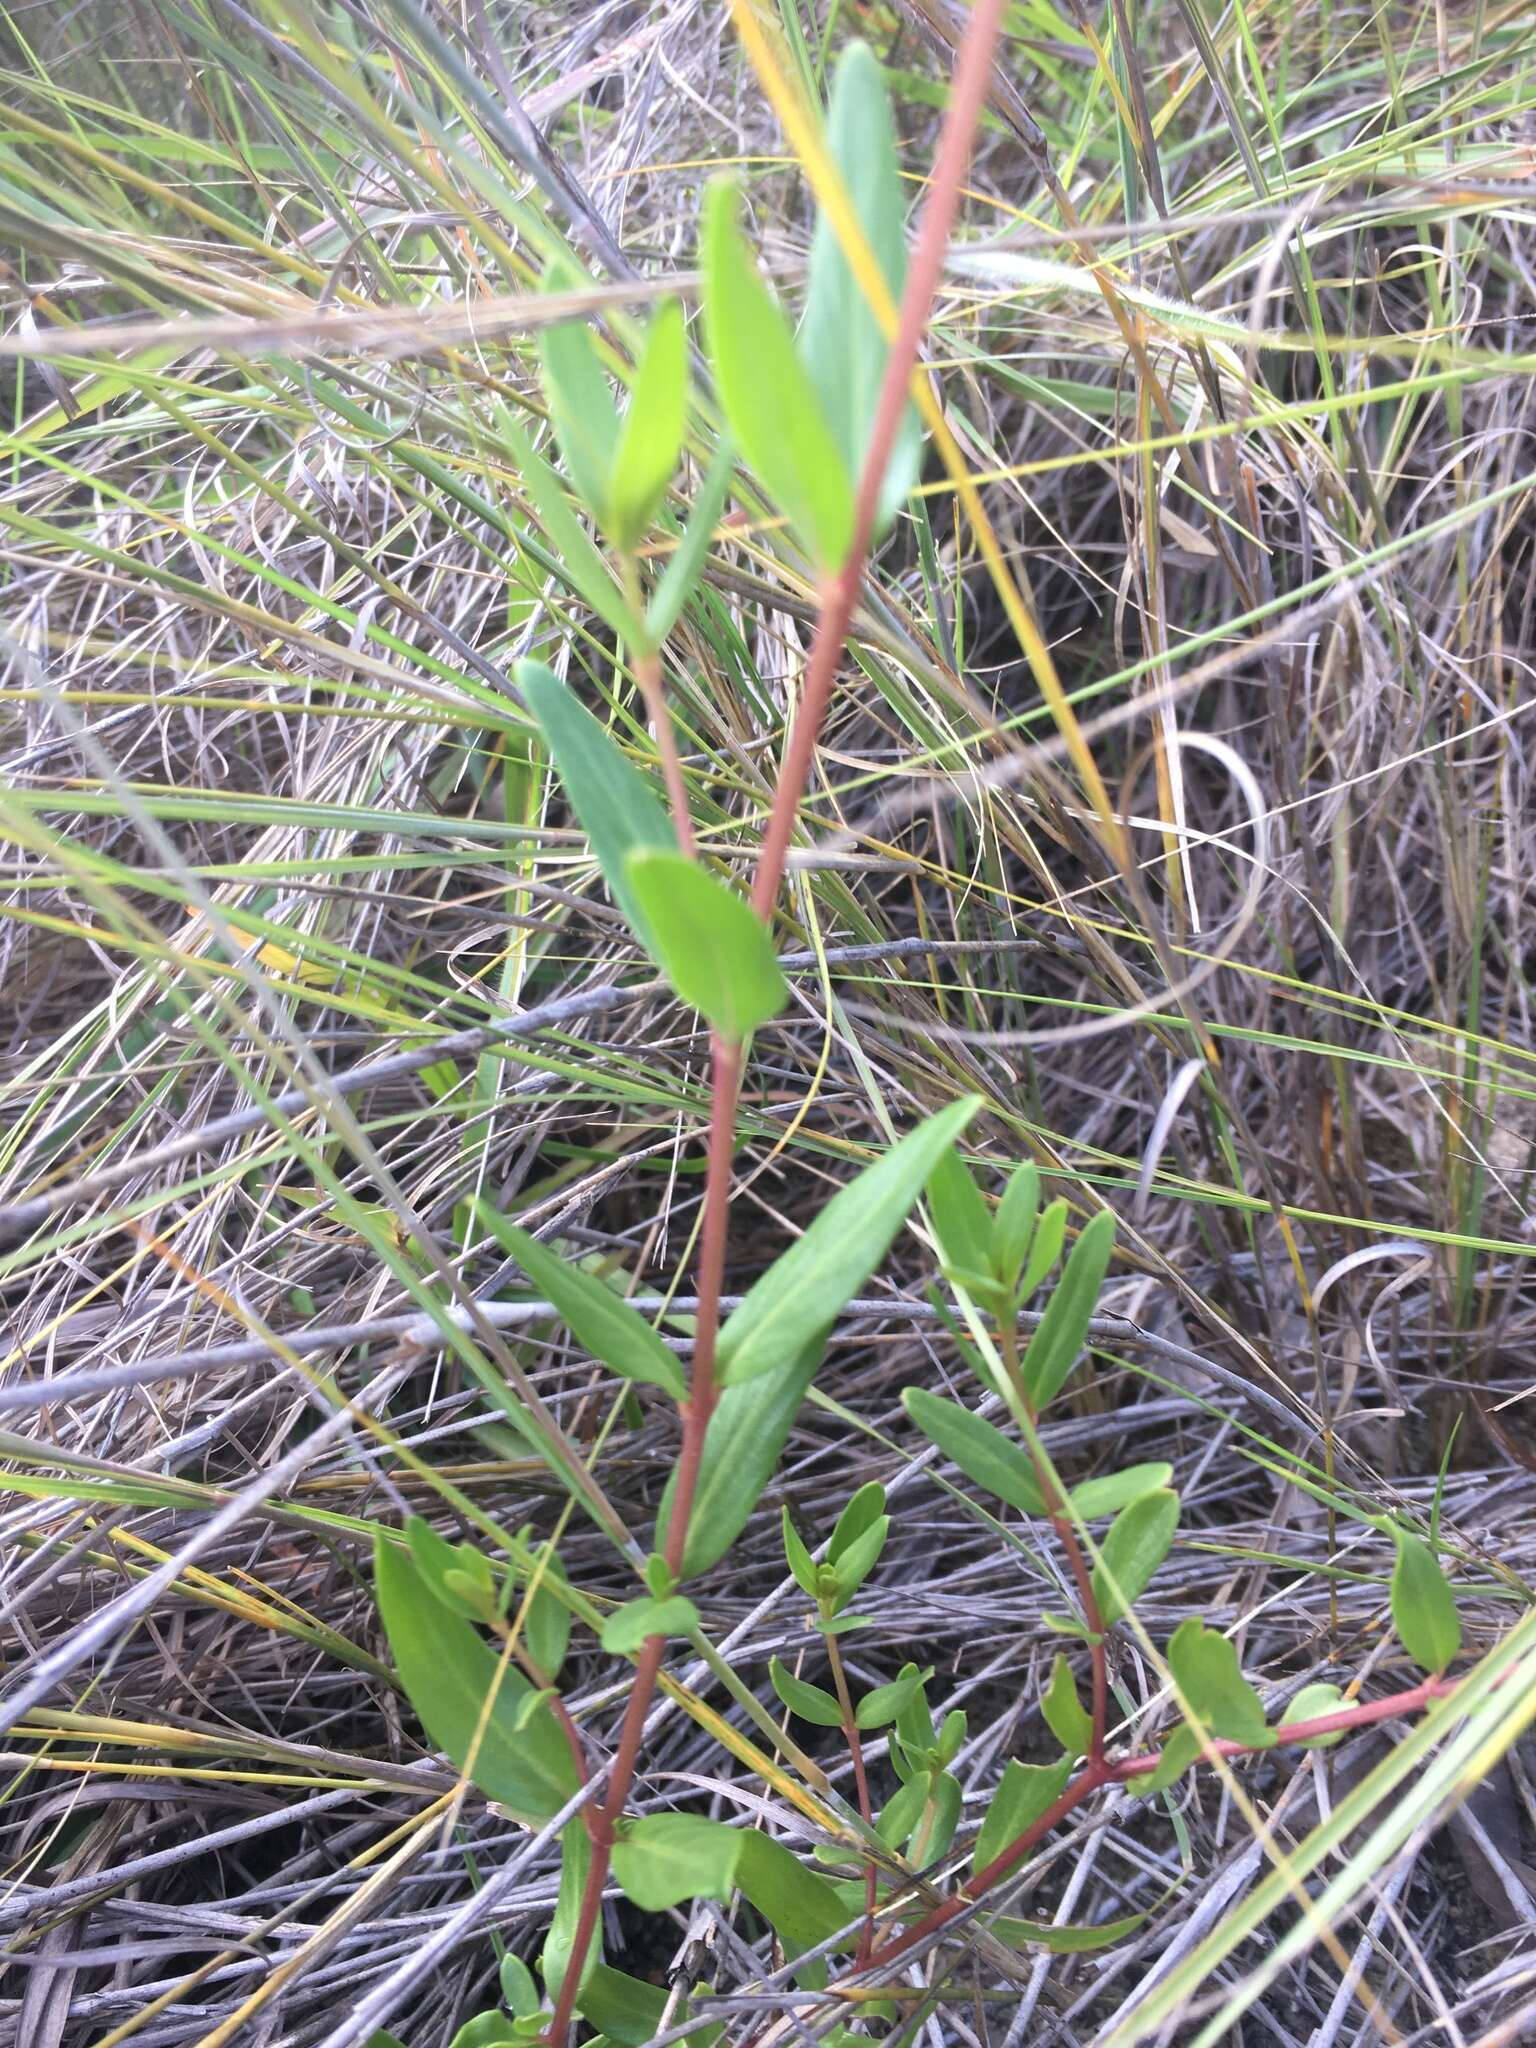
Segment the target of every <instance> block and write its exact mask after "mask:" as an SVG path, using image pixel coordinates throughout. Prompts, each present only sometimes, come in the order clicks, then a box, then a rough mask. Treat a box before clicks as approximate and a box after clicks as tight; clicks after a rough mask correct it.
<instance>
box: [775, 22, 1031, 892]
mask: <svg viewBox="0 0 1536 2048" xmlns="http://www.w3.org/2000/svg"><path fill="white" fill-rule="evenodd" d="M1007 7H1008V0H977V4H976V6H975V7H974V8H973V9H972V11H971V16H970V19H969V21H968V22H967V23H966V27H965V36H964V39H963V41H962V42H961V45H960V55H959V59H958V61H957V63H956V65H955V75H954V79H953V82H952V83H951V86H950V91H949V108H948V111H947V112H946V114H945V116H944V132H943V134H942V135H941V136H940V137H939V153H938V156H937V158H936V160H935V162H934V167H933V174H932V177H931V178H930V180H929V184H928V204H927V205H926V206H925V207H924V209H923V218H922V222H921V225H920V226H919V228H918V234H917V245H916V247H915V249H914V250H913V252H912V264H911V268H910V269H909V270H908V272H907V282H906V289H905V290H904V291H903V293H902V295H901V314H900V318H899V320H898V322H897V328H896V338H895V340H894V341H893V342H892V343H891V351H890V354H889V355H888V356H887V357H886V362H885V375H884V377H883V378H882V379H881V383H880V395H879V398H878V399H877V400H876V402H875V417H874V423H873V425H872V426H871V428H870V435H869V445H868V448H867V449H866V451H865V456H864V468H863V473H862V474H861V475H860V477H859V485H858V494H857V497H856V498H855V501H854V514H853V539H852V541H851V542H850V544H849V548H848V553H847V556H846V558H845V560H844V562H843V565H842V567H841V568H840V569H839V570H838V571H837V573H836V575H835V576H834V577H833V578H832V580H831V581H830V582H829V583H828V584H827V586H826V588H825V589H824V590H823V592H822V600H821V612H820V616H819V617H818V618H817V621H816V634H815V638H814V639H813V640H812V642H811V654H810V660H809V661H808V662H807V664H806V670H805V682H804V686H803V688H802V690H801V694H800V709H799V711H798V712H797V713H796V716H795V722H794V724H793V726H792V727H791V728H790V734H789V744H788V745H787V747H786V748H785V750H784V762H783V765H782V767H781V768H780V770H779V779H778V785H777V787H776V788H775V790H774V793H773V808H772V810H771V811H770V813H769V816H768V824H767V827H766V829H765V831H764V833H763V844H762V850H761V852H760V853H759V855H758V861H757V874H756V876H755V877H754V878H753V883H752V907H753V909H754V910H755V911H756V912H757V914H758V916H759V917H763V918H766V917H767V916H768V915H769V913H770V912H771V911H772V909H773V905H774V902H775V900H776V899H777V897H778V893H779V885H780V883H781V882H782V881H783V879H784V863H785V861H786V860H787V859H788V857H789V841H790V835H791V834H792V833H793V831H794V829H795V817H796V814H797V812H798V811H799V808H800V798H801V795H802V793H803V791H804V789H805V786H806V782H807V780H808V779H809V776H810V772H811V759H812V756H813V755H814V753H815V751H816V741H817V739H818V737H819V736H820V733H821V727H822V721H823V720H824V719H825V717H826V714H827V705H828V703H829V702H830V701H831V697H832V685H833V682H834V681H835V679H836V675H837V664H838V660H839V657H840V656H841V654H842V651H843V642H844V640H845V639H846V638H847V635H848V625H849V621H850V620H851V619H852V617H853V608H854V606H855V604H857V602H858V597H859V587H860V584H861V583H862V581H863V576H864V559H865V557H866V555H867V554H868V553H869V544H870V539H871V537H872V535H873V533H874V529H875V516H876V514H877V512H878V510H879V506H880V489H881V486H882V484H883V483H884V481H885V472H886V467H887V465H888V463H889V462H890V459H891V450H892V448H893V447H894V446H895V443H896V430H897V428H898V427H899V426H900V424H901V416H902V413H903V411H904V410H905V407H906V403H907V391H908V387H909V385H910V383H911V379H912V372H913V371H914V370H915V369H916V367H917V358H918V351H919V349H920V348H921V347H922V341H923V334H924V331H925V329H926V328H927V325H928V313H929V309H930V308H931V306H932V304H933V295H934V293H935V291H936V290H937V289H938V283H939V277H940V274H941V272H942V271H943V268H944V258H945V256H946V255H947V253H948V251H949V231H950V229H951V228H952V227H953V225H954V221H955V215H956V213H957V212H958V210H959V206H960V194H961V191H962V189H963V187H964V183H965V173H966V167H967V165H968V164H969V162H970V157H971V145H972V143H973V142H974V140H975V135H976V127H977V123H978V122H979V120H980V118H981V110H982V107H983V105H984V104H985V101H986V97H987V84H988V80H989V78H990V77H991V72H992V58H993V55H994V53H995V51H996V49H997V39H998V35H999V33H1000V31H1001V28H1002V23H1003V17H1004V15H1005V13H1006V12H1007Z"/></svg>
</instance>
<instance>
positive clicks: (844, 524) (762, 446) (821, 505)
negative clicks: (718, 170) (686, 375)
mask: <svg viewBox="0 0 1536 2048" xmlns="http://www.w3.org/2000/svg"><path fill="white" fill-rule="evenodd" d="M704 323H705V329H706V332H707V334H708V337H709V351H710V355H711V357H712V359H713V361H714V368H715V384H716V387H717V389H718V391H719V395H720V403H721V405H722V406H723V407H724V409H725V416H726V421H727V424H728V425H729V427H730V429H731V432H732V434H733V435H734V437H735V439H736V441H737V443H738V444H739V445H740V447H741V450H742V452H743V454H744V455H745V456H746V458H747V461H748V462H749V463H750V464H751V465H752V468H753V469H754V471H755V472H756V474H757V476H758V478H759V480H760V481H761V482H762V484H763V486H764V488H765V489H766V490H767V492H768V495H769V496H770V497H771V498H772V499H773V501H774V503H775V504H776V505H777V506H778V507H779V509H780V510H781V511H782V512H783V513H784V514H785V515H786V517H787V518H788V520H789V522H790V525H791V526H792V527H793V528H794V530H795V533H796V535H797V537H798V539H799V540H800V543H801V545H802V546H803V547H804V548H806V549H807V551H808V552H809V553H810V555H811V557H812V559H813V560H814V561H815V562H816V563H817V565H818V566H819V567H820V568H822V569H824V570H832V569H836V568H839V567H841V565H842V561H843V558H844V556H845V555H846V554H847V552H848V547H849V543H850V541H851V540H852V538H853V479H852V475H851V472H850V471H849V468H848V463H847V460H846V458H845V456H844V454H843V452H842V450H841V448H840V447H839V446H838V443H837V440H836V439H835V437H834V435H833V433H832V429H831V427H830V426H829V425H828V423H827V417H826V414H825V412H824V410H823V408H822V403H821V400H820V398H819V397H818V396H817V394H816V389H815V386H814V385H813V384H812V383H811V380H810V378H809V377H808V376H807V374H806V371H805V368H804V366H803V365H802V363H801V361H800V358H799V356H798V355H797V354H796V352H795V344H794V338H793V337H792V335H791V334H790V331H789V326H788V324H787V322H786V321H785V318H784V315H783V314H782V313H781V312H780V311H779V308H778V306H777V304H776V303H775V301H774V299H773V297H772V294H771V293H770V292H769V291H768V289H767V287H766V286H765V285H764V283H763V281H762V279H761V278H760V277H759V276H758V273H757V265H756V264H755V263H754V261H753V259H752V252H751V251H750V249H749V248H748V247H747V244H746V242H745V241H744V240H743V238H742V233H741V229H740V227H739V226H738V225H737V219H736V188H735V186H734V185H732V184H730V183H729V182H726V181H724V180H722V181H720V182H718V183H716V184H713V185H712V186H711V187H710V189H709V193H708V196H707V198H706V200H705V214H704Z"/></svg>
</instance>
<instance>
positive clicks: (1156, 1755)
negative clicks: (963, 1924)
mask: <svg viewBox="0 0 1536 2048" xmlns="http://www.w3.org/2000/svg"><path fill="white" fill-rule="evenodd" d="M1455 1690H1456V1682H1455V1681H1454V1680H1452V1679H1447V1678H1427V1679H1425V1680H1424V1682H1423V1683H1422V1684H1421V1685H1415V1686H1412V1687H1410V1688H1409V1689H1408V1690H1407V1691H1406V1692H1398V1693H1391V1694H1389V1695H1388V1696H1387V1697H1386V1698H1385V1699H1379V1700H1367V1701H1366V1702H1365V1703H1364V1704H1363V1705H1360V1706H1355V1707H1340V1708H1337V1709H1336V1710H1335V1711H1334V1712H1332V1713H1330V1714H1318V1715H1316V1716H1315V1717H1313V1718H1312V1719H1311V1720H1307V1721H1292V1722H1289V1723H1285V1722H1282V1723H1281V1725H1280V1727H1278V1728H1277V1729H1276V1730H1275V1740H1274V1743H1273V1744H1268V1745H1264V1746H1263V1747H1260V1746H1259V1745H1256V1744H1253V1743H1243V1742H1228V1741H1226V1740H1225V1739H1213V1740H1211V1741H1208V1742H1207V1743H1206V1745H1205V1749H1204V1751H1203V1753H1202V1755H1203V1758H1204V1759H1206V1760H1208V1759H1210V1758H1212V1757H1221V1758H1226V1757H1237V1756H1255V1755H1264V1754H1267V1753H1268V1750H1269V1749H1270V1748H1275V1747H1281V1748H1283V1747H1287V1746H1292V1745H1294V1744H1296V1743H1300V1742H1309V1741H1311V1740H1313V1738H1314V1737H1316V1736H1319V1735H1334V1734H1347V1733H1349V1732H1351V1731H1353V1730H1355V1729H1357V1728H1368V1727H1370V1726H1372V1725H1373V1724H1374V1723H1375V1722H1377V1721H1392V1720H1396V1719H1399V1718H1400V1717H1401V1716H1403V1715H1405V1714H1416V1713H1419V1712H1421V1711H1422V1710H1423V1709H1424V1708H1425V1707H1427V1706H1430V1705H1432V1704H1433V1702H1434V1701H1436V1700H1441V1699H1447V1698H1449V1697H1450V1695H1451V1694H1452V1693H1454V1692H1455ZM1162 1754H1163V1753H1162V1751H1161V1750H1149V1751H1148V1752H1146V1753H1145V1754H1144V1755H1141V1756H1131V1757H1123V1758H1121V1759H1120V1760H1119V1761H1118V1762H1111V1761H1109V1760H1107V1759H1104V1758H1100V1759H1099V1760H1098V1761H1097V1762H1095V1761H1093V1760H1092V1759H1090V1761H1089V1762H1088V1763H1087V1764H1085V1765H1084V1767H1083V1769H1082V1770H1081V1771H1080V1772H1079V1773H1078V1775H1077V1776H1076V1777H1075V1778H1074V1779H1073V1780H1072V1782H1071V1784H1070V1785H1068V1786H1067V1788H1066V1790H1065V1791H1064V1792H1063V1793H1062V1794H1061V1796H1060V1797H1059V1798H1058V1799H1057V1800H1056V1801H1055V1802H1054V1803H1053V1804H1052V1805H1050V1806H1048V1807H1047V1808H1046V1810H1045V1812H1044V1813H1042V1814H1041V1815H1040V1817H1039V1819H1038V1820H1036V1821H1033V1822H1032V1823H1031V1824H1030V1826H1029V1827H1027V1828H1025V1829H1024V1831H1023V1833H1022V1834H1020V1835H1018V1836H1016V1837H1015V1839H1014V1840H1013V1841H1011V1842H1010V1843H1009V1844H1008V1846H1007V1848H1006V1849H1004V1850H1002V1851H1001V1852H1000V1853H999V1854H998V1855H996V1856H994V1857H993V1859H992V1861H991V1862H990V1863H988V1864H987V1865H986V1866H985V1867H984V1868H983V1869H981V1870H978V1871H975V1872H974V1873H973V1874H972V1875H971V1876H970V1877H969V1878H968V1879H967V1880H966V1882H965V1883H964V1884H963V1885H962V1886H961V1887H960V1889H959V1891H957V1892H956V1893H954V1895H953V1896H952V1897H950V1898H948V1899H946V1900H945V1901H944V1903H943V1904H942V1905H940V1906H935V1907H934V1908H933V1910H932V1911H931V1912H929V1913H926V1914H924V1916H923V1918H922V1919H921V1920H918V1921H916V1922H914V1924H913V1925H912V1926H911V1927H909V1928H907V1929H906V1931H905V1932H904V1933H902V1934H898V1935H894V1936H892V1938H891V1939H890V1940H889V1941H886V1942H882V1944H881V1945H880V1947H879V1948H877V1949H876V1950H875V1952H874V1954H873V1955H872V1956H871V1957H870V1958H869V1961H870V1964H871V1965H872V1966H875V1967H878V1968H888V1967H889V1966H890V1965H891V1964H893V1963H897V1962H900V1961H901V1959H902V1957H903V1956H906V1955H908V1954H910V1953H911V1951H912V1950H913V1949H914V1948H917V1947H919V1946H920V1945H921V1944H922V1943H924V1942H926V1941H929V1940H931V1939H932V1937H933V1936H934V1935H935V1934H938V1933H939V1932H941V1931H942V1929H944V1928H945V1927H947V1926H948V1925H949V1924H950V1922H951V1921H953V1920H956V1919H958V1918H959V1917H960V1915H961V1914H962V1913H964V1912H966V1911H967V1909H968V1908H969V1907H971V1906H974V1905H975V1904H976V1903H977V1902H978V1901H979V1900H980V1899H982V1898H984V1897H985V1895H986V1894H987V1893H988V1892H989V1891H990V1890H991V1889H992V1888H993V1886H994V1885H998V1884H1001V1883H1002V1881H1003V1879H1004V1878H1006V1877H1007V1876H1009V1875H1010V1873H1011V1872H1012V1871H1014V1870H1015V1869H1016V1868H1017V1867H1018V1865H1019V1864H1020V1863H1022V1862H1023V1861H1024V1859H1025V1857H1026V1856H1028V1855H1029V1853H1030V1851H1031V1850H1032V1849H1034V1848H1035V1847H1037V1845H1038V1844H1039V1843H1041V1842H1042V1841H1044V1839H1045V1837H1046V1836H1047V1835H1048V1834H1049V1833H1050V1832H1051V1830H1052V1829H1053V1828H1054V1827H1057V1826H1058V1825H1059V1824H1060V1823H1061V1822H1062V1821H1064V1820H1065V1819H1066V1818H1067V1816H1068V1815H1069V1814H1071V1813H1073V1812H1075V1810H1076V1809H1077V1808H1078V1807H1079V1806H1081V1805H1082V1803H1083V1801H1084V1800H1085V1799H1088V1798H1090V1797H1091V1796H1092V1794H1093V1793H1095V1792H1097V1791H1099V1790H1101V1789H1102V1788H1103V1787H1104V1786H1105V1785H1123V1784H1127V1783H1129V1782H1130V1781H1131V1780H1132V1779H1133V1778H1139V1777H1145V1776H1147V1775H1148V1774H1149V1773H1150V1772H1152V1771H1155V1770H1156V1769H1157V1766H1158V1765H1159V1764H1160V1763H1161V1762H1162ZM833 1988H834V1989H835V1988H837V1987H836V1986H834V1987H833Z"/></svg>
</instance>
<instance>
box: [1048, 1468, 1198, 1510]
mask: <svg viewBox="0 0 1536 2048" xmlns="http://www.w3.org/2000/svg"><path fill="white" fill-rule="evenodd" d="M1172 1477H1173V1467H1172V1466H1171V1465H1166V1464H1163V1463H1162V1462H1161V1461H1158V1462H1156V1463H1153V1464H1149V1465H1127V1466H1125V1468H1124V1469H1123V1470H1122V1471H1119V1472H1106V1473H1105V1474H1104V1476H1103V1478H1102V1479H1085V1480H1084V1481H1083V1483H1082V1484H1081V1486H1074V1487H1073V1488H1072V1489H1071V1491H1070V1492H1069V1493H1068V1495H1067V1499H1068V1500H1069V1501H1070V1502H1071V1503H1072V1506H1073V1507H1074V1509H1075V1510H1076V1511H1077V1513H1078V1514H1079V1515H1080V1516H1081V1517H1082V1519H1083V1520H1084V1521H1085V1522H1091V1521H1093V1520H1094V1519H1095V1518H1096V1517H1097V1516H1099V1515H1117V1514H1118V1513H1119V1512H1120V1510H1121V1508H1123V1507H1127V1506H1128V1505H1129V1504H1130V1503H1131V1502H1132V1501H1133V1500H1140V1498H1141V1496H1142V1495H1143V1494H1144V1493H1151V1492H1153V1491H1154V1490H1155V1489H1156V1488H1157V1487H1159V1486H1166V1485H1167V1484H1168V1482H1169V1480H1170V1479H1172Z"/></svg>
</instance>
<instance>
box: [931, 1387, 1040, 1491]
mask: <svg viewBox="0 0 1536 2048" xmlns="http://www.w3.org/2000/svg"><path fill="white" fill-rule="evenodd" d="M901 1400H902V1406H903V1407H904V1408H905V1409H906V1411H907V1413H908V1414H909V1415H910V1416H911V1418H912V1420H913V1421H914V1422H915V1423H916V1424H917V1426H918V1428H919V1429H920V1430H921V1431H922V1432H923V1435H924V1436H925V1437H927V1439H928V1441H929V1442H930V1443H933V1444H937V1445H938V1447H939V1449H940V1450H941V1451H942V1452H943V1453H944V1455H945V1457H946V1458H949V1459H950V1460H951V1461H952V1462H953V1463H954V1464H956V1465H958V1466H959V1467H960V1470H961V1471H962V1472H963V1473H964V1474H965V1475H966V1477H967V1478H968V1479H974V1480H975V1482H976V1484H977V1485H978V1486H980V1487H984V1488H985V1489H986V1491H987V1492H988V1493H990V1494H992V1495H994V1496H995V1498H996V1499H998V1500H1001V1501H1006V1502H1007V1504H1008V1506H1009V1507H1011V1508H1017V1509H1018V1510H1019V1512H1020V1514H1024V1515H1043V1514H1044V1513H1045V1500H1044V1497H1043V1496H1042V1494H1041V1492H1040V1483H1039V1481H1038V1480H1037V1479H1036V1477H1035V1474H1034V1468H1033V1467H1032V1466H1031V1464H1030V1462H1029V1456H1028V1453H1027V1452H1026V1451H1025V1450H1024V1449H1023V1448H1022V1446H1021V1445H1019V1444H1017V1443H1015V1442H1014V1440H1013V1438H1012V1437H1011V1436H1006V1435H1005V1434H1004V1433H1003V1431H1002V1430H1000V1429H996V1428H994V1427H993V1425H992V1424H991V1423H990V1422H988V1421H986V1420H985V1419H984V1417H982V1416H980V1415H973V1414H972V1413H971V1411H970V1409H969V1408H962V1407H961V1406H960V1404H959V1402H958V1401H945V1400H941V1399H940V1397H939V1396H938V1395H937V1394H930V1393H929V1392H928V1391H927V1389H926V1388H924V1387H907V1388H905V1389H903V1392H902V1396H901Z"/></svg>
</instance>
